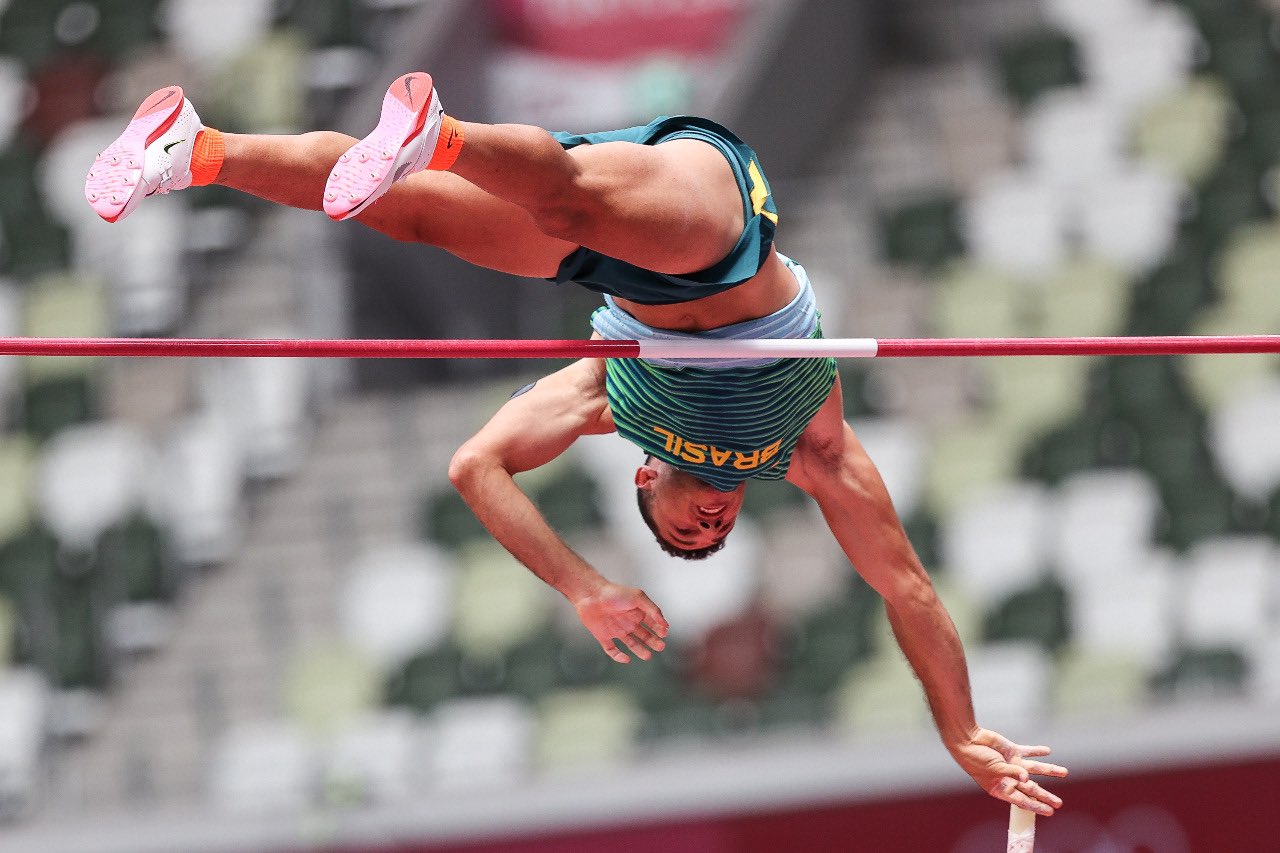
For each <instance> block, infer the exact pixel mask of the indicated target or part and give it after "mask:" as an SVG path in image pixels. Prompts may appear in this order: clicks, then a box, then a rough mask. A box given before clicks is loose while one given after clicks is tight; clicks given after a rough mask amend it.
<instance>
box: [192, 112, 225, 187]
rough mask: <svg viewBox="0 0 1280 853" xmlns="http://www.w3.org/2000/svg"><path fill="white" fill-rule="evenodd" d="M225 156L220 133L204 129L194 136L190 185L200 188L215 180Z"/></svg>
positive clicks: (213, 129)
mask: <svg viewBox="0 0 1280 853" xmlns="http://www.w3.org/2000/svg"><path fill="white" fill-rule="evenodd" d="M225 156H226V148H225V144H224V140H223V138H222V131H220V130H217V129H215V128H212V127H206V128H204V129H203V130H201V131H200V132H199V133H198V134H196V141H195V145H194V146H193V147H192V149H191V185H192V186H193V187H202V186H205V185H207V184H211V183H213V182H214V181H215V180H217V178H218V173H219V172H221V171H222V161H223V158H224V157H225Z"/></svg>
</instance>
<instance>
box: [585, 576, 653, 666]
mask: <svg viewBox="0 0 1280 853" xmlns="http://www.w3.org/2000/svg"><path fill="white" fill-rule="evenodd" d="M573 606H574V608H575V609H576V610H577V611H578V618H579V619H581V620H582V624H583V625H585V626H586V627H587V630H588V631H590V632H591V635H592V636H593V637H595V638H596V641H597V642H598V643H600V648H602V649H604V653H605V654H607V655H608V656H609V657H611V658H613V659H614V660H616V661H617V662H618V663H630V662H631V658H629V657H627V653H626V652H624V651H623V650H622V649H620V648H618V646H617V643H615V642H614V641H615V640H617V641H619V642H621V643H622V644H623V645H624V646H626V647H627V649H628V650H630V652H631V653H632V654H633V655H635V656H636V657H638V658H641V659H642V660H649V658H651V657H652V656H653V653H654V652H660V651H662V650H663V649H664V648H666V642H665V641H664V640H663V638H664V637H666V636H667V630H668V627H669V626H668V625H667V620H666V619H665V618H664V617H663V615H662V611H661V610H659V609H658V605H656V604H654V603H653V599H651V598H649V596H647V595H645V594H644V591H643V590H639V589H635V588H634V587H628V586H621V585H620V584H616V583H609V582H606V583H604V584H603V585H601V586H600V587H599V588H598V589H596V590H595V591H594V592H592V594H590V595H588V596H586V597H584V598H581V599H579V600H578V601H575V602H574V603H573Z"/></svg>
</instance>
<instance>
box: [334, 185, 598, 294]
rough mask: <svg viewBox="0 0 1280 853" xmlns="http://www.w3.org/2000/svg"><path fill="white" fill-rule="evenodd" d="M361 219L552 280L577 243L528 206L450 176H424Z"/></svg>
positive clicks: (478, 260) (399, 235) (477, 260)
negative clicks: (548, 227) (537, 219)
mask: <svg viewBox="0 0 1280 853" xmlns="http://www.w3.org/2000/svg"><path fill="white" fill-rule="evenodd" d="M357 219H358V220H359V221H360V222H363V223H364V224H365V225H368V226H370V227H371V228H375V229H377V230H379V231H382V232H383V233H386V234H389V235H391V236H393V237H395V238H396V239H399V240H406V241H411V242H417V243H427V244H429V245H432V246H439V247H440V248H442V249H444V250H446V251H448V252H450V253H452V254H454V255H457V256H458V257H460V258H462V259H463V260H465V261H469V262H470V263H473V264H476V265H477V266H482V267H487V268H489V269H494V270H498V271H500V272H505V273H511V274H512V275H519V276H529V277H532V278H550V277H552V276H554V275H555V274H556V271H557V269H558V268H559V266H560V261H562V260H563V259H564V257H565V256H566V255H568V254H569V253H570V252H571V251H573V250H574V249H576V248H577V244H575V243H570V242H568V241H565V240H560V239H557V238H555V237H551V236H548V235H547V234H546V233H544V232H543V231H541V230H540V229H539V228H538V227H537V225H536V224H535V223H534V220H533V217H532V216H531V215H530V214H529V212H528V211H527V210H525V209H524V208H522V207H520V206H518V205H516V204H513V203H511V202H509V201H504V200H503V199H500V198H497V197H496V196H492V195H490V194H489V193H487V192H485V191H484V190H482V189H480V188H479V187H477V186H475V185H474V184H472V183H470V182H468V181H466V180H464V179H463V178H460V177H458V176H457V175H454V174H451V173H449V172H436V171H430V172H419V173H417V174H415V175H411V176H410V177H409V178H408V179H407V180H405V181H404V182H403V183H399V184H396V185H395V186H393V187H392V188H391V189H390V190H389V191H388V192H387V193H386V195H384V196H383V197H382V198H381V199H379V200H378V201H377V202H375V203H374V204H373V205H371V206H370V207H369V208H368V209H367V210H365V211H364V213H362V214H360V215H359V216H358V217H357Z"/></svg>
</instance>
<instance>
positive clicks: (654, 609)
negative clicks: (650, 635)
mask: <svg viewBox="0 0 1280 853" xmlns="http://www.w3.org/2000/svg"><path fill="white" fill-rule="evenodd" d="M639 609H640V610H641V611H642V612H643V613H644V621H645V623H647V624H648V625H650V626H651V627H652V628H653V631H654V633H656V634H657V635H658V636H659V637H665V636H667V632H668V631H670V630H671V626H670V625H668V624H667V619H666V617H665V616H663V615H662V611H661V610H660V609H658V605H656V604H654V603H653V599H652V598H650V597H649V596H647V595H645V594H644V593H643V592H642V593H640V601H639Z"/></svg>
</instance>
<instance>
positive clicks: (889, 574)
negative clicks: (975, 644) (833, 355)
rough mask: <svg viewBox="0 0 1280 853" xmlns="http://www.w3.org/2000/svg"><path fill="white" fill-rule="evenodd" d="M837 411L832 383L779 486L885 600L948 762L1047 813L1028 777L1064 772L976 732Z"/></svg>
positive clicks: (882, 500) (907, 551)
mask: <svg viewBox="0 0 1280 853" xmlns="http://www.w3.org/2000/svg"><path fill="white" fill-rule="evenodd" d="M842 410H843V404H842V401H841V395H840V386H839V385H838V384H837V386H836V387H835V389H833V391H832V394H831V397H830V398H829V399H828V400H827V402H826V403H825V404H824V406H823V408H822V410H821V411H820V412H819V413H818V415H817V417H815V418H814V420H813V422H811V423H810V425H809V428H808V429H807V430H806V431H805V434H804V435H803V436H802V437H801V439H800V443H799V444H798V445H797V447H796V451H795V454H794V455H793V457H792V462H791V469H790V472H789V474H788V477H787V479H789V480H791V481H792V482H793V483H795V484H796V485H797V486H799V487H800V488H801V489H803V490H804V491H806V492H808V493H809V494H810V495H811V496H813V498H814V499H815V500H816V501H817V502H818V506H819V508H820V509H821V510H822V514H823V517H824V518H825V519H826V521H827V524H828V526H829V527H830V528H831V532H832V533H833V534H834V535H835V537H836V540H837V541H838V542H839V543H840V547H841V548H842V549H843V550H844V552H845V554H846V555H847V556H848V558H849V561H850V562H851V563H852V564H853V565H854V567H855V568H856V569H857V571H858V573H859V574H861V575H862V576H863V577H864V578H865V579H866V580H867V582H868V583H869V584H871V586H872V587H873V588H875V590H876V592H878V593H880V595H881V596H882V597H883V598H884V601H885V608H886V611H887V612H888V615H889V622H890V625H892V627H893V633H894V637H895V638H897V641H898V645H899V646H900V647H901V648H902V651H903V653H904V654H905V655H906V657H907V661H908V662H909V663H910V664H911V668H912V669H913V670H915V673H916V675H917V677H919V679H920V682H921V683H922V684H923V686H924V690H925V695H926V696H927V698H928V701H929V708H930V710H931V711H932V713H933V719H934V723H935V725H936V726H937V728H938V733H939V734H940V735H941V737H942V741H943V744H944V745H945V746H946V747H947V750H948V751H949V752H950V753H951V755H952V757H953V758H954V759H955V761H956V763H957V764H959V765H960V766H961V767H962V768H963V769H964V770H965V772H967V773H968V774H969V775H970V776H972V777H973V779H974V781H976V782H977V783H978V784H979V785H980V786H981V787H982V789H983V790H985V791H986V792H987V793H989V794H991V795H992V796H993V797H997V798H999V799H1002V800H1006V801H1008V802H1011V803H1014V804H1016V805H1018V806H1021V807H1023V808H1026V809H1029V810H1032V811H1035V812H1037V813H1038V814H1042V815H1051V814H1053V812H1054V810H1055V809H1057V808H1058V807H1059V806H1061V805H1062V800H1061V799H1059V798H1058V797H1057V796H1055V795H1054V794H1052V793H1050V792H1049V791H1046V790H1045V789H1044V788H1042V787H1041V786H1040V785H1039V783H1037V782H1035V781H1034V780H1033V779H1031V778H1030V776H1031V774H1037V775H1047V776H1065V775H1066V773H1067V771H1066V769H1065V768H1062V767H1059V766H1057V765H1054V764H1048V763H1045V762H1041V761H1036V760H1028V759H1029V758H1033V757H1038V756H1043V755H1047V754H1048V752H1049V749H1048V747H1041V746H1030V747H1028V746H1020V745H1018V744H1015V743H1013V742H1012V741H1010V740H1008V739H1007V738H1005V737H1003V736H1001V735H999V734H997V733H996V732H993V731H990V730H988V729H984V728H981V727H979V726H978V724H977V721H976V720H975V718H974V713H973V701H972V697H971V694H970V688H969V675H968V668H967V667H966V665H965V657H964V649H963V647H962V646H961V643H960V637H959V635H958V634H957V633H956V629H955V625H954V624H953V623H952V621H951V617H950V616H949V615H948V614H947V611H946V609H945V608H944V607H943V605H942V602H941V601H940V600H939V599H938V596H937V593H936V592H935V591H934V588H933V584H932V582H931V581H930V580H929V576H928V574H927V573H926V572H925V570H924V567H923V566H921V565H920V560H919V559H918V558H917V557H916V554H915V551H914V550H913V549H912V547H911V544H910V542H908V540H907V536H906V533H905V532H904V531H903V529H902V524H901V522H900V521H899V519H898V516H897V513H896V512H895V511H894V508H893V502H892V501H891V500H890V498H889V493H888V492H887V491H886V490H885V487H884V482H883V481H882V480H881V478H880V474H879V472H878V471H877V470H876V467H875V464H874V463H873V462H872V461H871V459H870V457H868V456H867V453H866V451H865V450H864V449H863V448H862V445H861V444H860V443H859V441H858V439H857V437H856V436H854V434H853V430H852V429H851V428H850V427H849V425H848V424H847V423H845V422H844V417H843V411H842Z"/></svg>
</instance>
